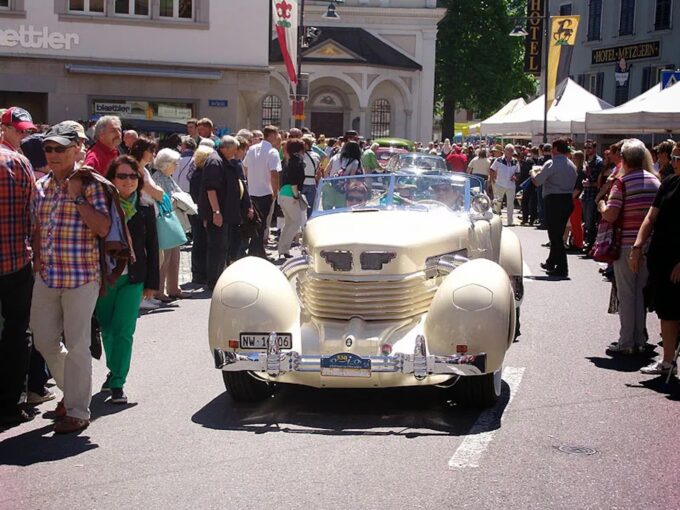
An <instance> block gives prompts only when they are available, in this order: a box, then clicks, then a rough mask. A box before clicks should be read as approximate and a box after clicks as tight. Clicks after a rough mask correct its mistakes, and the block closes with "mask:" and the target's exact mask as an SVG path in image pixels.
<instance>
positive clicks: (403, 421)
mask: <svg viewBox="0 0 680 510" xmlns="http://www.w3.org/2000/svg"><path fill="white" fill-rule="evenodd" d="M450 395H451V394H450V393H448V392H447V390H442V389H439V388H398V389H380V390H339V389H316V388H308V387H303V386H293V385H285V386H283V387H281V388H280V389H279V391H277V392H276V393H275V395H274V396H273V397H271V398H269V399H267V400H266V401H264V402H261V403H257V404H243V403H237V402H234V401H233V400H232V399H231V397H230V396H229V395H228V394H227V393H226V392H223V393H221V394H220V395H218V396H217V397H215V398H214V399H213V400H212V401H210V402H209V403H208V404H206V405H205V406H204V407H203V408H202V409H200V410H199V411H198V412H196V414H194V415H193V416H192V418H191V419H192V421H193V422H194V423H197V424H199V425H202V426H203V427H206V428H210V429H215V430H238V431H245V432H252V433H254V434H265V433H272V432H283V433H289V434H316V435H328V436H397V437H404V438H408V439H412V438H417V437H424V436H450V435H451V436H462V435H465V434H468V433H469V431H470V428H471V427H472V426H473V424H475V422H476V421H477V419H478V418H479V416H480V415H481V414H482V413H486V414H487V415H490V418H491V419H488V420H484V423H487V424H488V426H487V427H486V430H480V431H479V432H487V431H490V430H495V429H498V428H500V425H501V418H502V416H503V413H504V411H505V408H506V407H507V404H508V401H509V398H510V388H509V386H508V385H507V384H506V383H505V382H503V386H502V393H501V397H500V399H499V401H498V403H497V404H496V406H495V407H493V408H491V409H489V410H486V411H484V410H479V409H476V410H475V409H471V408H465V407H463V406H461V405H458V404H456V403H454V402H453V401H452V400H450Z"/></svg>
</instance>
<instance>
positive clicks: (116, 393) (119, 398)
mask: <svg viewBox="0 0 680 510" xmlns="http://www.w3.org/2000/svg"><path fill="white" fill-rule="evenodd" d="M127 401H128V399H127V395H126V394H125V392H124V391H123V388H111V398H110V399H109V402H111V403H112V404H127Z"/></svg>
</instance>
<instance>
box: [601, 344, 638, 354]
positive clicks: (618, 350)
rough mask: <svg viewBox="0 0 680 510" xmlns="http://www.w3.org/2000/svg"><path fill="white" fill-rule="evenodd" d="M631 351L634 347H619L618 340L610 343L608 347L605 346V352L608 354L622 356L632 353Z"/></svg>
mask: <svg viewBox="0 0 680 510" xmlns="http://www.w3.org/2000/svg"><path fill="white" fill-rule="evenodd" d="M633 351H634V349H633V348H632V347H621V346H620V345H619V343H618V342H612V343H610V344H609V347H607V349H606V350H605V352H606V353H607V354H609V355H614V354H622V355H624V356H628V355H630V354H633Z"/></svg>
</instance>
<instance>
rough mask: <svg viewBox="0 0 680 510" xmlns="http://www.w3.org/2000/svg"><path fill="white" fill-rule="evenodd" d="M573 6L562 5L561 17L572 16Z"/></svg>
mask: <svg viewBox="0 0 680 510" xmlns="http://www.w3.org/2000/svg"><path fill="white" fill-rule="evenodd" d="M571 11H572V8H571V4H562V5H560V16H571Z"/></svg>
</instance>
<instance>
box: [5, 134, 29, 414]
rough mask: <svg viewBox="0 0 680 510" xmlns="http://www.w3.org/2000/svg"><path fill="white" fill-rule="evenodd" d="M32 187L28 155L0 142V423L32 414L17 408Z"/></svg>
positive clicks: (25, 356)
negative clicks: (1, 322)
mask: <svg viewBox="0 0 680 510" xmlns="http://www.w3.org/2000/svg"><path fill="white" fill-rule="evenodd" d="M34 191H35V179H34V177H33V170H32V168H31V164H30V163H29V162H28V160H27V159H26V158H25V157H23V156H22V155H21V154H18V153H17V152H14V151H10V150H7V149H6V148H5V147H2V146H0V232H2V242H1V243H0V310H1V311H2V318H3V321H4V325H3V327H2V336H0V353H1V354H0V425H14V424H18V423H22V422H25V421H29V420H31V419H33V416H32V415H29V414H26V412H24V411H23V410H22V409H20V408H19V399H20V398H21V394H22V393H23V392H24V391H26V387H25V385H26V374H27V373H28V367H29V359H30V353H31V341H30V336H29V334H28V321H29V316H30V311H31V293H32V291H33V271H32V269H31V254H30V252H29V249H28V241H29V239H30V237H31V216H30V210H31V201H32V199H33V193H34Z"/></svg>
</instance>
